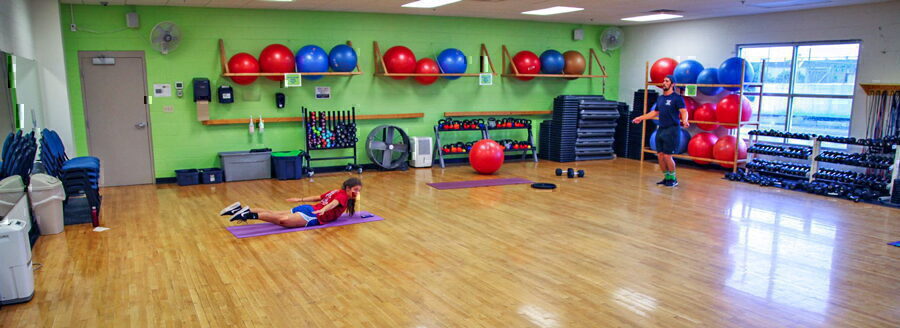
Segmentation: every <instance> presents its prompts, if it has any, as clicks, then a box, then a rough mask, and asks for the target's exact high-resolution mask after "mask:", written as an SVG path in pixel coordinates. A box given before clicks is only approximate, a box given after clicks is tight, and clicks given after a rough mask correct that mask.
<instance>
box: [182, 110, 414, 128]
mask: <svg viewBox="0 0 900 328" xmlns="http://www.w3.org/2000/svg"><path fill="white" fill-rule="evenodd" d="M420 117H425V113H404V114H378V115H357V116H356V119H357V120H389V119H401V118H420ZM200 122H201V123H203V125H229V124H248V123H250V119H249V118H235V119H221V120H206V121H200ZM263 122H266V123H280V122H303V118H302V117H272V118H263ZM253 123H259V118H254V119H253Z"/></svg>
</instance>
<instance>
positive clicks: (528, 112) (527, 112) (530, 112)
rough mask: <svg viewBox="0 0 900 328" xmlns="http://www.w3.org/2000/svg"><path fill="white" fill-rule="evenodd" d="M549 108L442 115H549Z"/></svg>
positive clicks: (447, 114)
mask: <svg viewBox="0 0 900 328" xmlns="http://www.w3.org/2000/svg"><path fill="white" fill-rule="evenodd" d="M550 114H553V111H549V110H524V111H492V112H444V117H474V116H526V115H550Z"/></svg>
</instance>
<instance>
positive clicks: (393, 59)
mask: <svg viewBox="0 0 900 328" xmlns="http://www.w3.org/2000/svg"><path fill="white" fill-rule="evenodd" d="M382 60H384V66H385V67H387V71H388V73H398V74H409V73H414V72H415V71H416V55H415V54H413V52H412V50H409V48H407V47H404V46H394V47H391V48H390V49H388V51H386V52H385V53H384V56H383V57H382ZM391 78H393V79H395V80H402V79H405V78H406V77H405V76H391Z"/></svg>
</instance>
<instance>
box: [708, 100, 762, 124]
mask: <svg viewBox="0 0 900 328" xmlns="http://www.w3.org/2000/svg"><path fill="white" fill-rule="evenodd" d="M738 114H740V116H741V121H742V122H746V121H749V120H750V116H752V115H753V113H752V111H751V109H750V100H749V99H747V97H744V96H741V95H727V96H725V97H723V98H722V99H721V100H719V103H718V104H717V105H716V118H718V122H719V123H732V124H735V123H737V122H738ZM725 128H726V129H734V128H736V126H725Z"/></svg>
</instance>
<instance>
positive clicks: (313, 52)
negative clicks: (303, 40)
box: [294, 45, 328, 80]
mask: <svg viewBox="0 0 900 328" xmlns="http://www.w3.org/2000/svg"><path fill="white" fill-rule="evenodd" d="M294 58H295V60H296V62H297V72H300V73H319V72H328V54H327V53H326V52H325V49H322V47H319V46H316V45H308V46H303V48H300V50H297V55H296V56H294ZM303 78H304V79H307V80H318V79H321V78H322V75H303Z"/></svg>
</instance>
